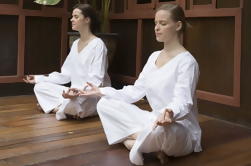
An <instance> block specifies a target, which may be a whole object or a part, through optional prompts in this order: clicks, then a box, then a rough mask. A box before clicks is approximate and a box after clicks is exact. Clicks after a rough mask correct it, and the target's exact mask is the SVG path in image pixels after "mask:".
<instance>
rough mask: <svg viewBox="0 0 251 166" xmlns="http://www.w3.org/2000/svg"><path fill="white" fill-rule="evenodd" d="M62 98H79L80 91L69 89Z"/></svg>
mask: <svg viewBox="0 0 251 166" xmlns="http://www.w3.org/2000/svg"><path fill="white" fill-rule="evenodd" d="M62 96H63V97H64V98H65V99H73V98H75V97H77V96H79V90H78V89H76V88H70V89H68V91H66V92H65V91H63V93H62Z"/></svg>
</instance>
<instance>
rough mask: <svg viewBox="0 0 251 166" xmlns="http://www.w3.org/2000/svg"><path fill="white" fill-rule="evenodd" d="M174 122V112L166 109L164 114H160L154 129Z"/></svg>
mask: <svg viewBox="0 0 251 166" xmlns="http://www.w3.org/2000/svg"><path fill="white" fill-rule="evenodd" d="M172 122H173V111H172V110H169V109H166V110H165V111H164V113H162V114H160V116H159V117H158V118H157V120H156V121H155V123H154V126H153V129H155V128H156V127H157V126H167V125H169V124H171V123H172Z"/></svg>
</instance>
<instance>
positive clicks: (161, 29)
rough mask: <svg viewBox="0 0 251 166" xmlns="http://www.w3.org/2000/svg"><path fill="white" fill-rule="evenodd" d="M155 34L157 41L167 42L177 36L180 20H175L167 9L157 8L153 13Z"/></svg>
mask: <svg viewBox="0 0 251 166" xmlns="http://www.w3.org/2000/svg"><path fill="white" fill-rule="evenodd" d="M154 22H155V28H154V31H155V35H156V40H157V41H158V42H168V41H170V40H172V39H173V38H174V37H177V36H178V31H179V30H180V28H181V22H180V21H178V22H175V21H174V20H173V19H172V18H171V13H170V12H169V11H167V10H159V11H158V12H157V13H156V14H155V20H154Z"/></svg>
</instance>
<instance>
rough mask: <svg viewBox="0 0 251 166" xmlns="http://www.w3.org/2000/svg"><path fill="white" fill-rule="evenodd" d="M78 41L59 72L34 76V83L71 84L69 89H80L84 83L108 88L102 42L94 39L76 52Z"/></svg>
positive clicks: (108, 82)
mask: <svg viewBox="0 0 251 166" xmlns="http://www.w3.org/2000/svg"><path fill="white" fill-rule="evenodd" d="M78 41H79V39H77V40H75V41H74V42H73V45H72V48H71V51H70V53H69V55H68V56H67V58H66V60H65V62H64V64H63V66H62V67H61V72H52V73H51V74H49V76H43V75H36V76H35V81H36V83H39V82H51V83H55V84H66V83H69V82H71V87H74V88H82V87H83V86H84V84H85V83H86V82H90V83H92V84H94V85H96V86H109V85H110V79H109V76H108V74H107V66H108V65H107V64H108V62H107V57H106V56H107V49H106V46H105V44H104V42H103V41H102V40H101V39H100V38H94V39H92V40H91V41H90V42H89V43H88V45H87V46H86V47H85V48H83V49H82V50H81V51H80V52H78Z"/></svg>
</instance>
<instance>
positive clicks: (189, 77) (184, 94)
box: [160, 61, 199, 121]
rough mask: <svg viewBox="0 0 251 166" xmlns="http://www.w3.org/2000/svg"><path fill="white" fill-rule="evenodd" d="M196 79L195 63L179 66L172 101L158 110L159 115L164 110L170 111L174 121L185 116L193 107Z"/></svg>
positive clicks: (197, 75)
mask: <svg viewBox="0 0 251 166" xmlns="http://www.w3.org/2000/svg"><path fill="white" fill-rule="evenodd" d="M198 77H199V67H198V64H197V62H196V61H190V62H186V63H183V64H180V67H179V71H178V78H177V83H176V85H175V88H174V95H173V99H172V101H171V102H170V103H169V104H168V105H167V106H166V107H165V108H163V109H161V110H160V113H163V112H164V111H165V110H166V109H168V110H171V111H172V113H173V120H174V121H177V120H179V119H182V118H183V117H184V116H186V115H187V114H188V113H189V111H190V110H191V108H192V107H193V96H194V93H195V90H196V86H197V82H198Z"/></svg>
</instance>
